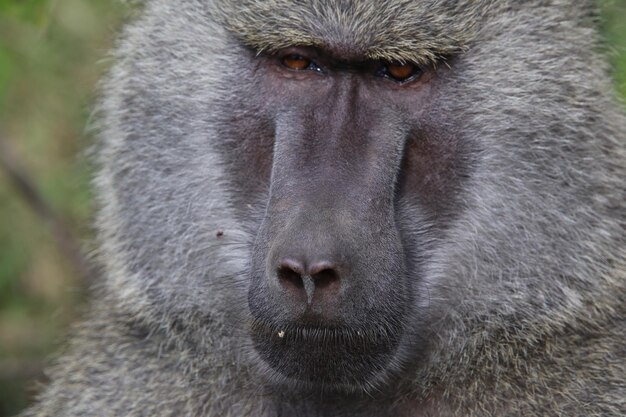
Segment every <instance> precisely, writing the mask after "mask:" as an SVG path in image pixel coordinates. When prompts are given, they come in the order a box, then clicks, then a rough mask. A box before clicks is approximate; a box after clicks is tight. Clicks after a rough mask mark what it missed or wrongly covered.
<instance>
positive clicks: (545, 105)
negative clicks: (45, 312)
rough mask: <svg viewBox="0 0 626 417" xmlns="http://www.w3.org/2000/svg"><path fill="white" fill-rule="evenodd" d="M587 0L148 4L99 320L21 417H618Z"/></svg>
mask: <svg viewBox="0 0 626 417" xmlns="http://www.w3.org/2000/svg"><path fill="white" fill-rule="evenodd" d="M593 3H594V2H593V1H590V0H581V1H576V2H574V1H566V0H524V1H520V0H420V1H409V0H393V1H391V0H390V1H379V0H371V1H369V0H368V1H349V0H311V1H306V2H305V1H296V0H267V1H261V0H238V1H232V0H178V1H171V0H149V1H146V2H145V4H144V5H143V10H142V12H141V14H140V16H139V17H137V18H136V20H135V21H134V22H132V23H131V24H129V25H128V26H127V28H126V30H125V31H124V33H123V34H122V36H121V39H120V41H119V45H118V47H117V49H116V55H115V57H116V63H115V65H114V67H113V68H112V70H111V72H110V75H109V76H108V78H107V79H106V81H105V82H104V84H103V88H102V90H103V99H102V102H101V105H100V106H99V111H98V114H99V115H100V117H99V118H98V119H99V120H100V124H99V132H100V133H99V145H98V149H97V155H98V157H97V164H98V167H99V168H98V173H97V175H96V177H95V188H96V190H97V197H98V198H97V202H98V205H99V210H98V217H97V227H98V245H99V248H100V249H99V251H98V260H99V262H100V263H101V265H102V269H103V276H104V277H103V279H102V280H101V281H99V282H98V283H97V285H96V286H95V288H94V289H93V297H92V301H91V303H90V308H89V311H88V313H87V314H86V315H87V317H86V318H85V319H84V321H83V322H82V324H79V325H78V326H77V327H76V328H75V329H74V331H73V333H74V334H73V337H72V339H71V341H70V342H69V344H68V346H67V348H66V351H65V353H63V354H62V355H61V356H60V357H59V359H58V360H57V363H56V365H55V367H54V368H53V369H52V371H51V374H50V375H51V383H50V385H49V386H48V387H47V388H46V389H45V390H44V392H43V393H42V394H41V396H40V399H39V402H38V403H37V404H36V405H35V406H33V407H32V408H31V409H29V410H28V411H26V412H25V414H24V416H26V417H43V416H55V417H62V416H73V417H75V416H97V417H109V416H110V417H112V416H151V417H159V416H172V417H180V416H193V417H205V416H221V417H227V416H259V417H273V416H315V417H339V416H355V417H366V416H370V417H374V416H376V417H381V416H382V417H385V416H387V417H391V416H407V417H408V416H411V417H417V416H433V417H435V416H447V417H450V416H464V417H465V416H507V417H513V416H525V417H526V416H568V417H576V416H578V417H582V416H585V417H589V416H603V417H607V416H623V415H624V414H625V413H626V388H625V385H626V357H625V349H626V347H625V343H624V334H625V333H624V331H625V329H626V327H625V320H626V315H625V301H626V300H625V298H626V297H625V282H626V281H625V274H626V262H625V258H624V253H625V241H626V236H625V230H626V222H625V217H626V210H625V208H626V207H625V203H624V202H625V193H624V191H625V188H626V187H625V180H624V179H625V178H626V159H625V146H624V144H625V138H626V133H625V132H626V118H625V117H624V115H623V114H622V112H621V109H620V107H621V106H620V105H619V104H617V101H616V100H615V98H614V93H613V91H612V88H611V82H610V79H609V78H610V77H609V75H608V69H607V68H608V66H607V63H606V59H605V56H604V53H603V51H602V47H601V43H600V41H599V36H598V33H597V31H596V28H595V26H596V21H597V11H596V9H595V7H594V4H593Z"/></svg>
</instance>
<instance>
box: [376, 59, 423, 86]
mask: <svg viewBox="0 0 626 417" xmlns="http://www.w3.org/2000/svg"><path fill="white" fill-rule="evenodd" d="M379 73H380V75H382V76H384V77H387V78H391V79H392V80H394V81H398V82H404V81H408V80H409V79H411V78H413V77H415V76H416V75H417V74H419V73H420V69H419V67H418V66H417V65H414V64H411V63H405V64H401V63H388V64H385V65H384V66H383V68H381V71H379Z"/></svg>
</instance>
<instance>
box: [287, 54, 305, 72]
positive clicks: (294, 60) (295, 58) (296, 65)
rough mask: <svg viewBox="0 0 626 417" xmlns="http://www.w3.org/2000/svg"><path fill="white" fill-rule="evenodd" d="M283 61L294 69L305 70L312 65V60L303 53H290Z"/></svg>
mask: <svg viewBox="0 0 626 417" xmlns="http://www.w3.org/2000/svg"><path fill="white" fill-rule="evenodd" d="M282 63H283V65H284V66H286V67H287V68H289V69H292V70H298V71H299V70H305V69H308V68H309V67H310V66H311V61H310V60H308V59H306V58H305V57H303V56H301V55H296V54H294V55H288V56H286V57H284V58H283V60H282Z"/></svg>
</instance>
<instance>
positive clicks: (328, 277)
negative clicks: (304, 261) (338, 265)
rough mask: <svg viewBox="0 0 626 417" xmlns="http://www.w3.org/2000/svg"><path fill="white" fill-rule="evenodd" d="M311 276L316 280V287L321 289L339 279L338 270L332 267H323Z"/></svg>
mask: <svg viewBox="0 0 626 417" xmlns="http://www.w3.org/2000/svg"><path fill="white" fill-rule="evenodd" d="M311 278H313V281H314V282H315V288H318V289H320V290H321V289H324V288H326V287H329V286H330V285H331V284H333V283H335V282H337V281H339V275H338V274H337V272H336V271H335V270H334V269H330V268H326V269H322V270H321V271H320V272H318V273H316V274H313V275H311Z"/></svg>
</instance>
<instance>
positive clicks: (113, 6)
mask: <svg viewBox="0 0 626 417" xmlns="http://www.w3.org/2000/svg"><path fill="white" fill-rule="evenodd" d="M172 1H175V0H172ZM603 10H604V15H603V16H604V19H603V22H602V25H603V31H604V33H605V36H606V38H607V41H608V44H609V45H610V48H612V51H613V53H612V54H611V56H612V62H613V64H614V68H615V79H616V84H617V87H618V89H619V90H620V92H621V93H622V94H623V95H624V96H625V97H626V0H612V1H611V0H609V1H606V0H605V1H603ZM127 11H128V6H124V5H123V4H122V3H121V2H116V1H114V0H0V140H4V141H10V143H9V144H10V145H11V148H12V149H13V150H14V151H15V154H16V159H17V160H18V161H19V162H20V163H21V164H22V165H24V167H25V168H26V169H27V170H28V173H29V174H30V175H31V176H32V178H33V179H34V183H35V184H36V186H37V187H38V189H39V191H40V192H41V193H42V195H43V196H44V198H45V199H47V201H48V202H49V203H50V205H51V206H52V207H54V209H55V210H57V211H58V212H59V213H60V214H61V215H62V216H63V217H64V218H65V219H66V220H67V221H68V224H69V225H70V227H71V228H72V229H73V230H74V231H75V232H76V233H77V234H78V235H80V236H81V237H83V238H84V239H85V240H86V241H89V237H90V235H91V231H90V229H89V224H90V220H91V207H90V199H91V198H90V192H89V169H88V166H87V165H86V162H85V158H84V156H83V155H81V153H82V151H83V150H84V149H86V148H87V147H88V145H89V141H90V139H89V136H88V135H87V134H85V126H86V125H87V122H88V118H89V112H90V109H91V108H92V106H93V100H94V95H95V89H96V87H95V85H96V83H97V80H98V78H99V77H100V76H101V75H102V73H103V72H104V71H105V70H106V67H107V62H106V61H107V60H106V59H104V58H105V57H106V56H107V51H108V49H109V48H110V46H111V44H112V39H114V34H115V32H116V29H117V28H118V27H119V25H120V24H121V22H122V19H123V15H124V14H126V12H127ZM3 175H4V174H3V173H2V172H0V417H1V416H9V415H13V414H15V413H16V412H18V411H19V410H20V409H22V408H23V407H24V406H25V405H26V404H27V402H28V400H29V398H30V396H31V394H32V393H33V392H34V390H35V389H36V387H37V386H36V384H35V383H34V382H33V381H36V380H37V381H43V380H44V379H43V376H42V374H41V366H42V363H43V362H44V360H45V358H46V357H47V356H48V355H49V354H50V352H52V351H54V349H55V347H56V345H57V342H58V341H59V339H60V338H61V337H62V334H63V332H64V330H65V329H66V327H67V325H68V323H70V322H71V321H72V320H73V318H74V317H73V316H74V315H76V313H77V311H79V309H80V305H81V302H82V295H83V283H82V282H81V281H80V279H79V278H78V277H77V275H76V273H75V271H74V270H73V269H72V267H71V265H69V264H68V262H67V260H66V259H64V258H63V256H62V254H61V253H60V252H59V251H58V248H57V247H56V246H55V242H54V240H53V238H52V236H51V235H50V230H49V229H48V228H47V225H46V224H45V223H43V222H42V221H41V219H39V218H37V217H36V216H35V215H34V214H33V212H32V211H31V210H30V207H28V206H27V205H26V204H25V203H24V201H23V200H22V199H21V198H19V196H17V195H16V193H15V189H13V188H12V187H11V184H10V183H9V182H8V181H7V178H6V176H3Z"/></svg>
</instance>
